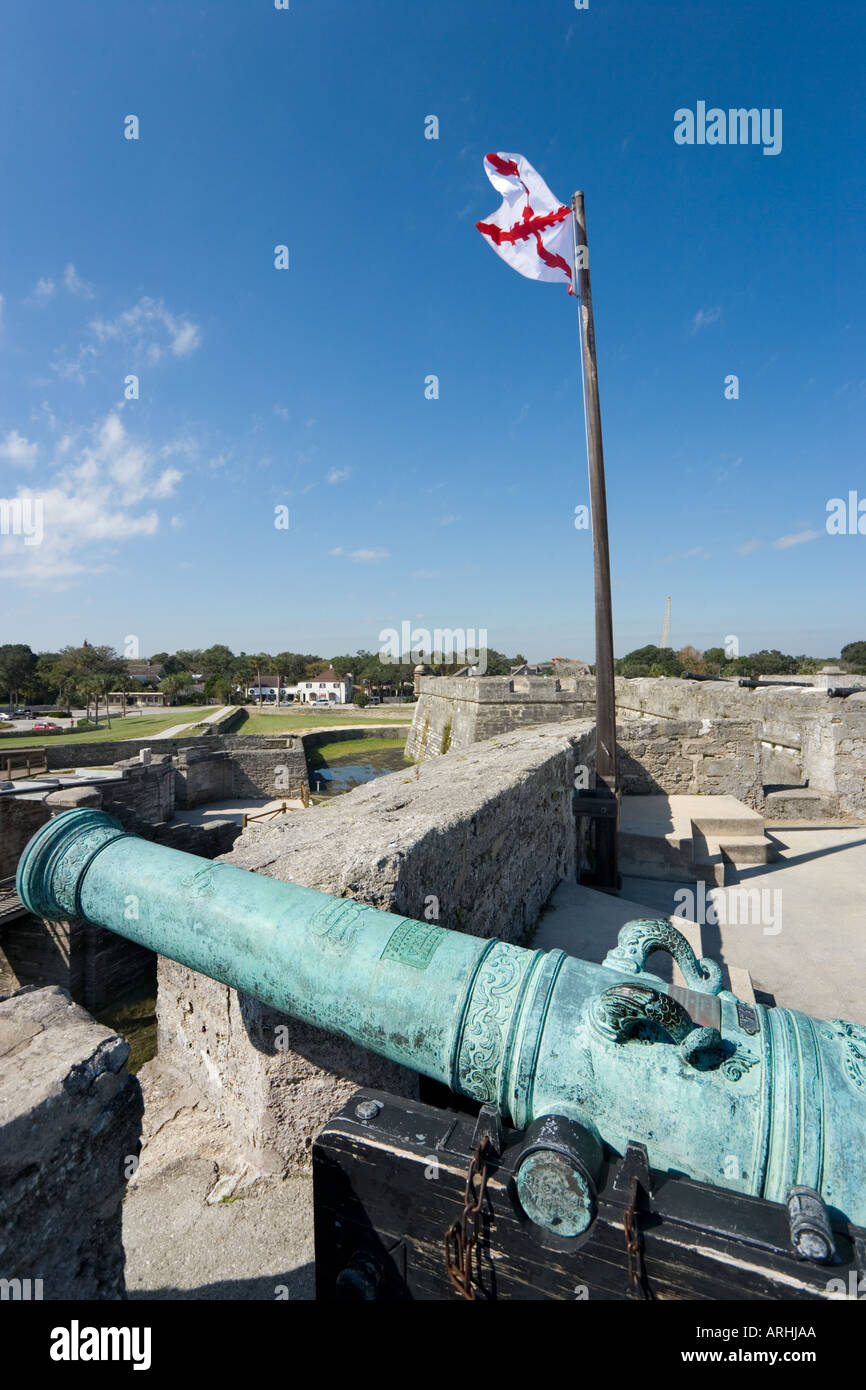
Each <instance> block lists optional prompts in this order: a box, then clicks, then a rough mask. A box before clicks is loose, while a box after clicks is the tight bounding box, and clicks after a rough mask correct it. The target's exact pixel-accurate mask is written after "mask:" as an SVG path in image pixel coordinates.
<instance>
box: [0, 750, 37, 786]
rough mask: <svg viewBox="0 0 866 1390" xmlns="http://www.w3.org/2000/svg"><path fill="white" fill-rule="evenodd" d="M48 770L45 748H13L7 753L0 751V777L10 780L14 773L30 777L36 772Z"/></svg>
mask: <svg viewBox="0 0 866 1390" xmlns="http://www.w3.org/2000/svg"><path fill="white" fill-rule="evenodd" d="M47 771H48V755H47V753H46V751H45V748H44V747H43V748H13V749H11V750H10V752H8V753H4V752H2V751H0V778H3V779H4V780H6V781H11V780H12V779H13V776H14V775H18V776H22V775H23V776H25V777H32V776H33V774H34V773H37V772H47Z"/></svg>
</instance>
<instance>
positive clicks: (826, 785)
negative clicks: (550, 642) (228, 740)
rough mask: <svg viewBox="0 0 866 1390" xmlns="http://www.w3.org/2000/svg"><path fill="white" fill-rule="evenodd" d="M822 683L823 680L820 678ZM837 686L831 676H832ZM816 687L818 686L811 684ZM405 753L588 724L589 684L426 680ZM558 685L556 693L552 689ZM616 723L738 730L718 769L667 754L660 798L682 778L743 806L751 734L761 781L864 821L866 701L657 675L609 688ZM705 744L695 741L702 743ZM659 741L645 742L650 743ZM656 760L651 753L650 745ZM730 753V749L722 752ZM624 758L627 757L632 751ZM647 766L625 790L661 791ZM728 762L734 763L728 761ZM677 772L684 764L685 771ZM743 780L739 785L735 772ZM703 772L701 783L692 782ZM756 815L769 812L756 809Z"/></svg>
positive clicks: (420, 754)
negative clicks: (803, 790) (563, 722)
mask: <svg viewBox="0 0 866 1390" xmlns="http://www.w3.org/2000/svg"><path fill="white" fill-rule="evenodd" d="M828 679H829V678H828ZM834 679H837V678H834ZM816 680H817V678H816ZM420 687H421V695H420V698H419V700H418V703H417V705H416V706H415V717H414V720H413V723H412V728H411V731H410V734H409V739H408V741H407V745H406V751H407V753H408V754H409V755H410V756H411V757H413V758H414V759H415V760H416V761H418V762H422V761H425V760H427V759H430V758H436V757H438V756H439V755H440V754H441V752H442V750H443V749H446V748H466V747H469V746H471V744H472V743H473V742H476V741H478V740H480V739H483V738H486V737H489V735H490V734H492V733H499V732H504V731H505V730H508V729H512V728H525V727H527V726H528V727H531V726H533V725H540V724H544V723H548V722H551V721H553V720H557V719H568V718H571V717H574V718H577V717H587V716H592V715H594V712H595V679H594V677H592V676H588V677H577V678H575V679H573V680H570V681H566V680H564V679H560V680H553V679H551V680H547V681H545V680H543V679H540V678H537V677H536V678H533V677H523V678H521V679H518V678H514V679H510V678H508V677H489V676H488V677H483V678H482V677H476V678H466V679H463V678H455V677H436V676H425V677H422V678H421V680H420ZM560 687H561V688H560ZM616 705H617V716H618V718H619V719H620V720H621V721H623V722H624V723H625V722H630V721H632V720H634V719H642V720H646V719H651V720H655V721H656V722H657V723H658V722H659V721H662V722H665V723H668V724H671V725H672V724H677V725H680V724H684V725H687V726H689V731H688V732H687V733H686V734H685V737H687V738H691V737H692V734H691V732H690V730H691V726H693V725H694V724H695V723H698V724H699V725H700V726H701V727H703V725H704V724H706V723H707V721H709V722H710V723H715V722H716V721H720V720H721V721H725V722H730V723H732V724H736V725H737V727H738V732H736V733H734V734H732V735H731V737H730V738H727V739H725V740H723V742H724V743H725V744H726V745H727V747H726V751H725V752H724V764H721V763H718V762H717V761H715V760H713V759H704V758H700V759H698V761H695V760H694V759H695V757H696V756H697V747H690V748H689V749H683V748H680V747H677V746H675V736H674V735H673V734H672V733H671V732H670V729H669V730H668V735H667V736H668V738H669V739H670V740H672V741H671V742H670V743H669V747H668V750H667V751H668V756H669V758H670V760H671V765H670V769H669V772H668V775H667V782H668V785H667V786H665V787H664V789H665V790H669V791H674V790H676V788H677V787H678V786H680V785H681V784H682V781H683V779H685V778H687V779H688V780H689V781H690V782H691V784H692V786H693V790H695V791H700V792H703V793H704V794H711V793H713V792H715V791H718V789H719V787H720V786H721V785H725V786H726V788H727V790H728V791H729V792H730V794H731V795H733V796H737V797H739V798H740V800H742V801H746V802H747V803H748V804H749V805H755V806H756V807H757V806H759V802H757V801H756V799H755V793H754V781H753V759H752V758H751V756H747V754H746V751H745V749H744V748H743V747H742V746H741V734H740V732H739V731H741V730H743V729H745V728H746V726H750V727H751V728H753V729H754V730H755V742H756V747H757V750H758V752H757V755H758V757H759V759H760V782H761V784H762V786H763V787H764V788H767V787H772V786H774V785H794V786H803V787H808V788H809V789H811V790H814V791H816V792H818V793H820V794H821V805H822V807H823V808H824V811H826V812H829V813H831V814H835V813H838V814H841V815H844V816H850V817H853V818H859V817H861V816H863V815H866V694H863V695H852V696H849V697H848V698H847V699H845V700H839V699H831V698H830V696H829V695H828V693H827V690H826V688H824V684H823V683H822V684H820V685H816V686H815V687H813V688H810V687H808V686H805V685H803V684H799V683H792V684H791V685H784V684H781V683H780V684H778V685H772V686H759V687H757V688H756V689H749V688H747V687H744V686H740V685H738V684H737V682H736V681H734V680H722V681H686V680H674V679H669V678H661V677H645V678H642V679H636V680H631V679H628V680H627V679H624V678H622V677H618V678H617V680H616ZM701 737H704V735H701ZM657 738H658V734H656V735H654V742H655V740H656V739H657ZM655 748H656V751H657V752H658V751H659V750H660V745H659V744H658V743H657V742H655ZM734 748H736V751H734V752H732V751H731V750H732V749H734ZM624 756H626V757H632V750H625V753H624ZM650 756H651V758H652V759H653V761H654V768H649V769H647V770H646V772H647V775H646V776H645V777H644V778H641V777H640V776H639V775H638V773H637V771H636V770H635V769H634V768H631V765H630V764H629V766H630V770H631V772H632V773H633V774H634V775H633V777H632V780H631V790H635V789H636V788H637V787H638V786H640V785H645V786H651V785H652V784H653V783H655V784H656V785H657V786H663V785H664V783H663V782H662V780H661V779H660V777H659V776H658V772H659V770H660V768H659V764H658V759H657V758H656V757H655V754H652V753H651V754H650ZM732 760H733V761H732ZM686 764H690V769H691V770H689V768H687V766H686ZM737 764H739V766H740V767H741V768H742V771H743V774H744V779H743V781H742V782H740V781H739V778H738V766H737ZM702 772H705V773H707V774H708V776H707V778H706V781H705V783H702V784H701V785H696V780H695V779H696V777H697V780H698V781H699V782H700V781H701V778H700V774H701V773H702ZM762 809H764V810H765V811H767V810H769V809H770V804H769V802H766V801H764V802H763V807H762Z"/></svg>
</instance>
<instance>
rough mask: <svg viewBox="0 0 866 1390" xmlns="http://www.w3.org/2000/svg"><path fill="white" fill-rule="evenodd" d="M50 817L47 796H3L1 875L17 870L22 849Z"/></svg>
mask: <svg viewBox="0 0 866 1390" xmlns="http://www.w3.org/2000/svg"><path fill="white" fill-rule="evenodd" d="M48 816H49V812H48V811H46V809H45V798H44V795H43V796H39V795H34V794H32V793H31V794H29V795H27V794H25V795H24V796H8V795H7V796H0V878H10V877H11V876H12V875H13V874H14V873H15V870H16V869H17V867H18V860H19V859H20V858H21V851H22V850H23V848H24V846H25V845H26V844H27V841H28V840H29V839H30V837H31V835H35V834H36V831H37V830H38V829H39V827H40V825H44V823H45V821H47V820H48Z"/></svg>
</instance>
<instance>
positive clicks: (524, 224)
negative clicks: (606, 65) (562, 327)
mask: <svg viewBox="0 0 866 1390" xmlns="http://www.w3.org/2000/svg"><path fill="white" fill-rule="evenodd" d="M484 172H485V173H486V175H487V177H488V178H489V180H490V182H491V183H492V184H493V187H494V188H495V189H496V191H497V192H498V193H501V194H502V206H501V207H499V208H498V209H497V211H496V212H494V213H492V214H491V216H490V217H489V218H488V219H487V221H486V222H476V223H475V225H476V227H477V228H478V230H479V232H480V233H481V235H482V236H483V237H484V240H485V241H486V242H487V244H488V246H492V247H493V250H494V251H495V252H496V254H497V255H498V256H501V257H502V259H503V260H504V261H507V262H508V264H509V265H510V266H512V267H513V269H514V270H516V271H518V272H519V273H520V274H521V275H525V276H527V278H528V279H530V280H552V281H554V282H558V283H562V284H566V285H568V293H569V294H573V293H574V290H573V288H572V283H571V281H572V254H573V246H572V230H571V217H572V212H571V208H568V207H566V206H565V204H564V203H561V202H560V201H559V199H558V198H554V196H553V194H552V193H551V191H550V189H549V188H548V186H547V184H546V183H545V182H544V179H543V178H542V177H541V175H540V174H538V173H536V171H535V170H534V169H533V167H532V165H531V164H530V163H529V162H528V161H527V160H525V159H524V158H523V155H522V154H489V155H488V156H487V157H486V159H485V160H484Z"/></svg>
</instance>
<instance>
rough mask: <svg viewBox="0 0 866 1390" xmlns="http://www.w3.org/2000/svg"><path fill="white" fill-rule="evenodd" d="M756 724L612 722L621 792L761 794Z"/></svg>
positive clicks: (754, 801) (756, 798)
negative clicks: (614, 725)
mask: <svg viewBox="0 0 866 1390" xmlns="http://www.w3.org/2000/svg"><path fill="white" fill-rule="evenodd" d="M759 731H760V726H759V725H758V724H756V723H755V722H753V721H751V720H745V719H703V720H701V721H697V720H695V721H693V722H688V721H682V720H666V719H640V720H630V721H629V722H628V723H622V724H617V726H616V744H617V747H616V756H617V780H618V782H619V786H620V789H621V791H622V793H623V795H625V796H652V795H659V794H662V793H664V794H665V795H668V796H697V795H702V796H735V797H737V798H738V799H739V800H740V801H743V802H745V804H746V805H747V806H751V807H752V808H753V809H756V810H757V809H758V808H759V807H760V806H761V804H762V802H763V796H764V790H763V784H762V776H761V749H760V740H759V737H758V734H759Z"/></svg>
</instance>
